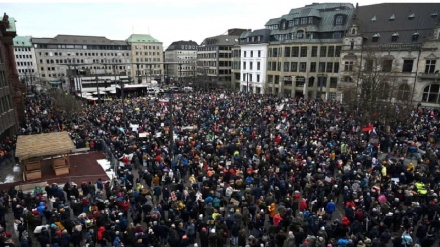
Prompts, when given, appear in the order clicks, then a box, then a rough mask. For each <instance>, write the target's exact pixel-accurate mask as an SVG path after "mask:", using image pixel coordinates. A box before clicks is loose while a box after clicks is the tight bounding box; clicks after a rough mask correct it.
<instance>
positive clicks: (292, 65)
mask: <svg viewBox="0 0 440 247" xmlns="http://www.w3.org/2000/svg"><path fill="white" fill-rule="evenodd" d="M297 71H298V63H297V62H291V63H290V72H297Z"/></svg>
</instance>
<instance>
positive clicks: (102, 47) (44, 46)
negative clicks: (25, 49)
mask: <svg viewBox="0 0 440 247" xmlns="http://www.w3.org/2000/svg"><path fill="white" fill-rule="evenodd" d="M34 48H36V49H38V48H39V49H82V50H130V46H128V45H52V44H34Z"/></svg>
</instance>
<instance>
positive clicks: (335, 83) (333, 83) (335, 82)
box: [330, 77, 338, 88]
mask: <svg viewBox="0 0 440 247" xmlns="http://www.w3.org/2000/svg"><path fill="white" fill-rule="evenodd" d="M337 87H338V78H337V77H330V88H337Z"/></svg>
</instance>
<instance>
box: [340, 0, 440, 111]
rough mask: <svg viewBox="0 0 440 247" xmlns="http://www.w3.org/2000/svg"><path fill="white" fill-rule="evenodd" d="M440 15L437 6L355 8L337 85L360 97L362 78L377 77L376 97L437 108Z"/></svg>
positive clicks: (396, 5)
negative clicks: (349, 88)
mask: <svg viewBox="0 0 440 247" xmlns="http://www.w3.org/2000/svg"><path fill="white" fill-rule="evenodd" d="M439 14H440V3H383V4H375V5H367V6H359V7H357V10H356V14H355V15H354V16H353V17H354V18H353V22H352V24H351V26H350V27H349V31H348V32H347V36H346V37H345V38H344V42H343V48H342V52H341V63H342V66H341V78H342V81H343V84H342V85H341V86H343V87H345V88H348V87H352V88H356V89H357V92H355V94H358V95H359V96H357V97H360V95H361V88H362V87H361V85H362V84H363V79H362V78H367V76H368V75H369V74H370V75H377V76H380V77H381V78H382V79H381V85H380V87H381V88H380V89H379V90H380V93H378V98H379V99H380V98H383V99H385V98H386V99H390V100H391V101H392V102H399V101H405V102H408V101H412V102H413V103H416V102H417V103H419V102H421V103H422V104H423V105H427V106H435V107H438V106H439V104H440V81H439V79H440V73H439V71H440V65H439V63H438V62H437V61H438V60H439V58H440V49H439V48H440V47H439V46H440V41H439V33H440V22H439V20H440V18H439ZM353 72H354V73H353ZM347 97H348V96H347ZM344 98H345V97H344Z"/></svg>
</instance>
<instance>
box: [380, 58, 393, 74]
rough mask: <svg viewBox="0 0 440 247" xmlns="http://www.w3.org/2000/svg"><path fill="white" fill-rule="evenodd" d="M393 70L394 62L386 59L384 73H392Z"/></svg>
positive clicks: (383, 66) (383, 63) (383, 62)
mask: <svg viewBox="0 0 440 247" xmlns="http://www.w3.org/2000/svg"><path fill="white" fill-rule="evenodd" d="M392 68H393V60H391V59H384V60H383V61H382V72H391V69H392Z"/></svg>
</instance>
